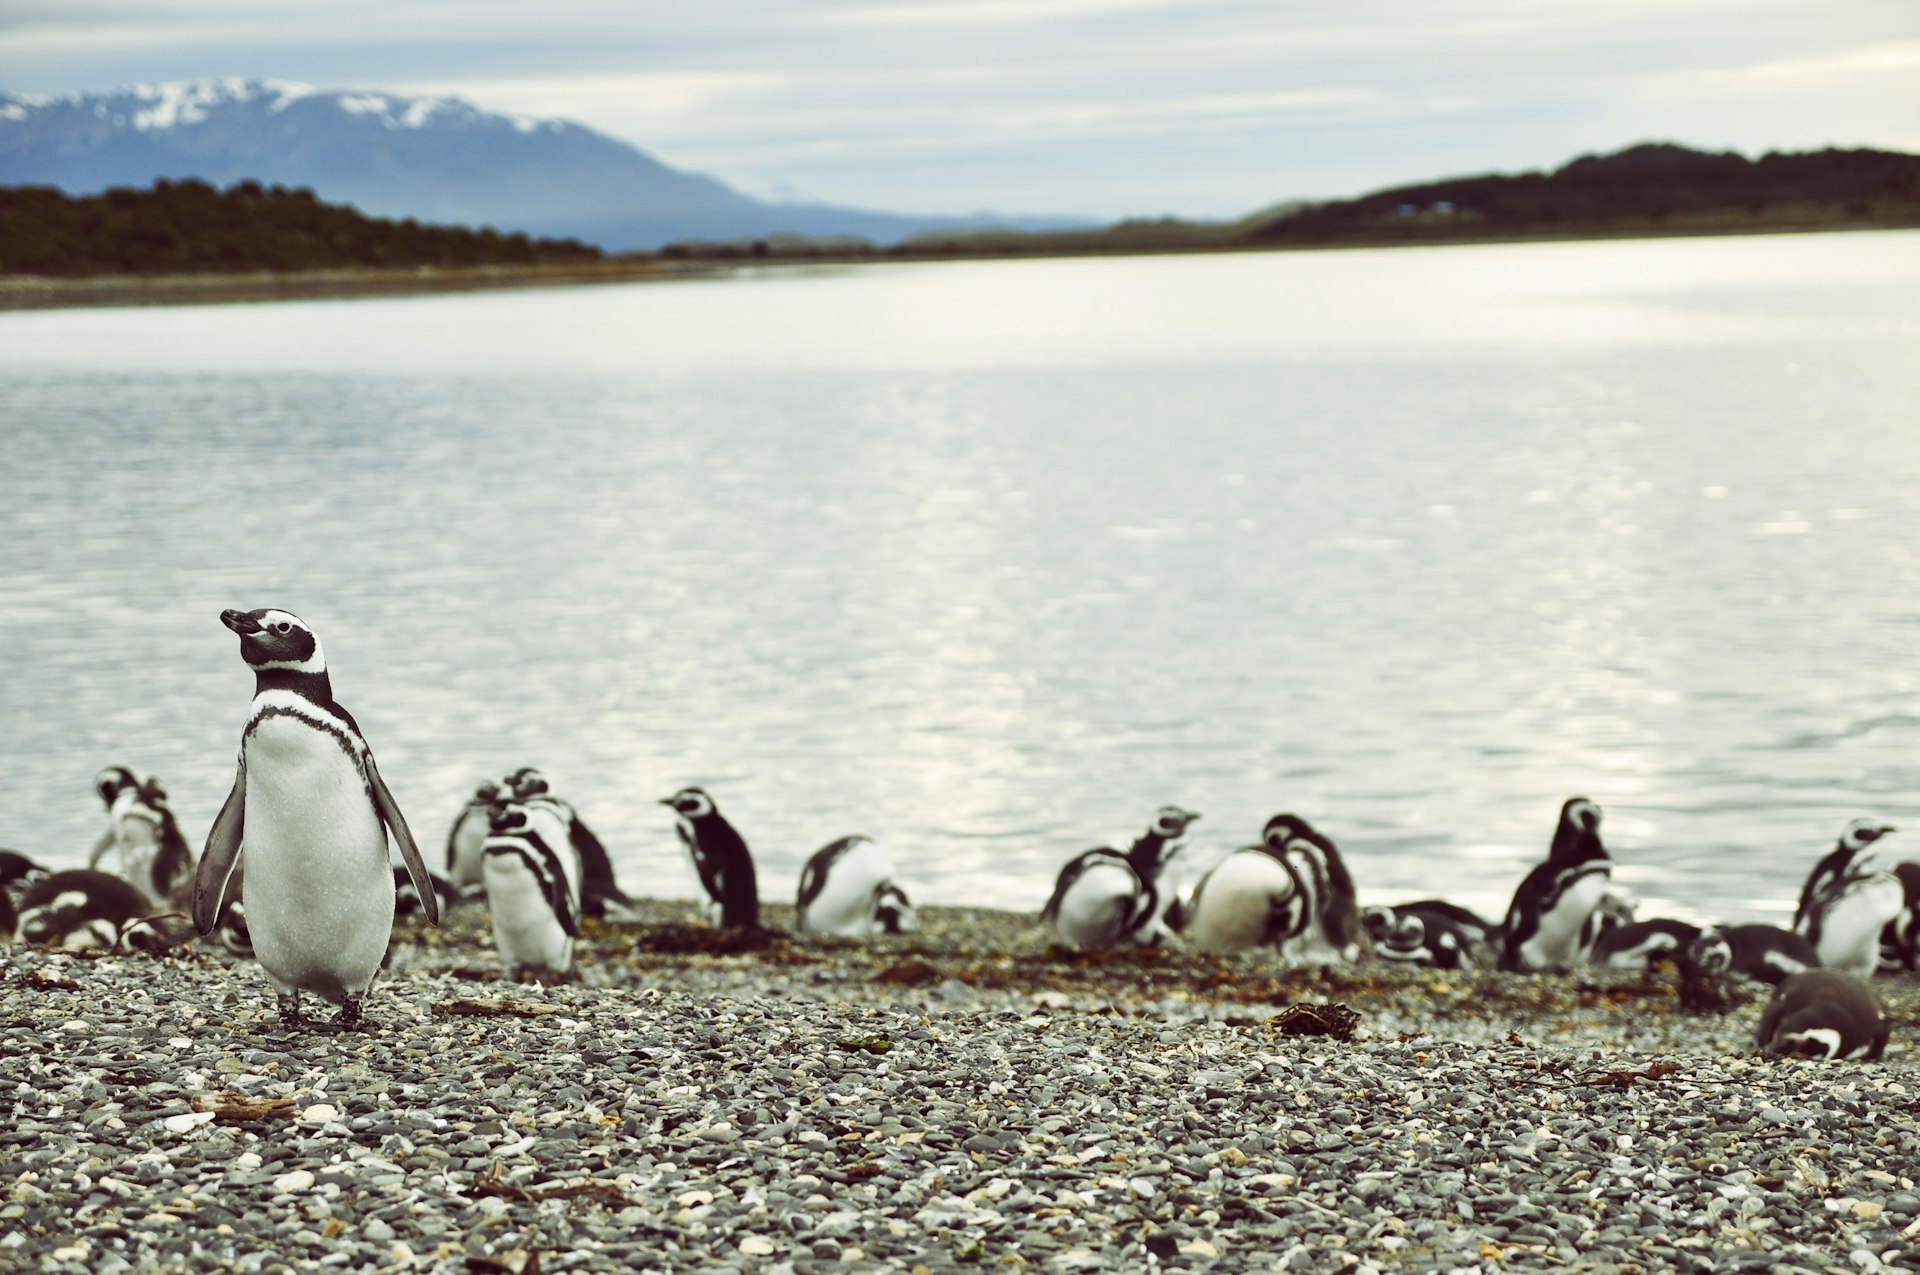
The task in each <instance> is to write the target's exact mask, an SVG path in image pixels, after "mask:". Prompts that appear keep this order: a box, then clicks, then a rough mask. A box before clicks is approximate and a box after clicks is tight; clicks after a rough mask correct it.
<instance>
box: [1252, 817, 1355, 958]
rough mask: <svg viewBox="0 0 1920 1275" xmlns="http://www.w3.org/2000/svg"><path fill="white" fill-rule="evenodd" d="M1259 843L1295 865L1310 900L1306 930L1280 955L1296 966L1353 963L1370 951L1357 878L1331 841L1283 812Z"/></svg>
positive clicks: (1284, 945)
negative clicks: (1355, 878) (1361, 922)
mask: <svg viewBox="0 0 1920 1275" xmlns="http://www.w3.org/2000/svg"><path fill="white" fill-rule="evenodd" d="M1260 840H1261V842H1262V843H1263V844H1264V845H1266V847H1267V849H1268V850H1270V851H1272V852H1273V853H1275V854H1278V855H1279V856H1280V857H1281V858H1282V859H1284V860H1285V861H1286V862H1287V863H1289V864H1291V865H1292V867H1293V870H1294V872H1295V874H1296V875H1297V876H1298V877H1299V879H1300V883H1301V885H1303V886H1304V887H1305V888H1306V891H1307V896H1308V918H1307V926H1306V928H1305V929H1304V930H1302V931H1301V932H1300V933H1299V934H1298V935H1296V936H1295V937H1294V938H1292V939H1291V940H1288V941H1287V942H1284V943H1282V944H1281V949H1280V950H1281V954H1282V955H1283V956H1285V957H1287V958H1288V959H1289V960H1291V961H1296V962H1303V961H1352V960H1358V959H1359V958H1360V957H1361V956H1362V955H1363V954H1365V953H1366V952H1367V951H1368V950H1370V948H1369V945H1368V942H1367V933H1366V928H1365V927H1364V926H1362V925H1361V924H1360V907H1359V903H1358V901H1357V900H1356V899H1355V897H1354V890H1353V877H1352V875H1351V874H1349V873H1348V871H1347V863H1346V860H1345V859H1343V858H1342V857H1341V855H1340V850H1339V848H1338V847H1336V846H1335V845H1334V844H1333V840H1332V838H1330V837H1328V836H1327V835H1326V834H1325V833H1323V832H1321V831H1320V830H1319V829H1317V828H1315V827H1314V826H1313V825H1312V824H1310V823H1308V822H1307V821H1306V820H1305V819H1302V818H1301V817H1300V816H1299V815H1294V814H1278V815H1275V816H1274V817H1273V818H1271V819H1269V820H1267V823H1266V826H1265V827H1264V828H1262V829H1261V830H1260Z"/></svg>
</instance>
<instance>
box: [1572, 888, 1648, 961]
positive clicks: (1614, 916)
mask: <svg viewBox="0 0 1920 1275" xmlns="http://www.w3.org/2000/svg"><path fill="white" fill-rule="evenodd" d="M1635 911H1636V908H1635V906H1634V903H1633V900H1631V899H1625V898H1622V897H1620V896H1619V895H1617V894H1615V893H1614V892H1613V891H1611V890H1609V891H1607V892H1606V893H1605V894H1603V895H1601V896H1600V902H1599V904H1598V905H1597V906H1596V907H1595V908H1594V909H1593V911H1591V912H1589V913H1587V919H1586V920H1585V921H1583V922H1582V923H1581V925H1580V948H1579V951H1580V955H1581V958H1582V959H1584V960H1591V959H1592V954H1593V948H1594V944H1596V943H1598V942H1599V941H1600V940H1601V939H1602V938H1604V937H1606V936H1607V935H1608V934H1610V933H1612V932H1613V931H1614V930H1617V929H1619V928H1620V927H1621V926H1623V925H1632V924H1633V916H1634V912H1635Z"/></svg>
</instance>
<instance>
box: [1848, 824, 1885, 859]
mask: <svg viewBox="0 0 1920 1275" xmlns="http://www.w3.org/2000/svg"><path fill="white" fill-rule="evenodd" d="M1892 831H1893V825H1892V824H1889V823H1881V822H1880V821H1879V820H1878V819H1855V820H1854V821H1853V822H1851V823H1849V824H1848V825H1847V826H1846V829H1845V830H1844V831H1843V832H1841V834H1840V845H1841V848H1842V849H1846V850H1853V851H1856V852H1857V851H1860V850H1865V849H1866V848H1867V847H1868V846H1870V845H1872V844H1873V843H1874V842H1876V841H1878V840H1880V838H1882V837H1884V836H1886V835H1887V834H1888V833H1889V832H1892Z"/></svg>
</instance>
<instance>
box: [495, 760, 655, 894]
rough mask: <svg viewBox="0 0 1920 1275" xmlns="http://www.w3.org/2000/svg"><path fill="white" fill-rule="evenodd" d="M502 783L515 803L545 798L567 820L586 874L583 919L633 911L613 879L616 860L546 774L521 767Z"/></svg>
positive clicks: (582, 881)
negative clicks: (553, 786) (556, 792)
mask: <svg viewBox="0 0 1920 1275" xmlns="http://www.w3.org/2000/svg"><path fill="white" fill-rule="evenodd" d="M501 783H502V785H504V786H505V788H506V789H507V791H509V792H511V793H512V794H513V797H514V799H515V800H516V801H527V800H530V799H532V798H534V797H542V798H545V799H546V800H548V801H550V802H553V803H554V804H555V805H556V806H557V807H558V808H559V809H560V811H561V813H562V815H563V816H564V817H565V819H566V823H567V840H568V841H570V842H572V843H573V848H574V850H575V851H576V852H577V853H578V854H579V855H580V868H581V871H582V873H584V875H583V876H582V877H581V879H580V910H581V914H582V915H583V916H591V917H605V916H608V915H611V914H615V913H623V912H625V913H630V912H631V911H632V910H633V908H634V906H635V904H634V901H633V899H632V898H630V897H629V896H628V895H627V894H626V893H625V892H624V891H623V890H621V888H620V885H619V883H618V882H616V881H615V880H614V877H613V860H612V858H611V857H610V856H609V855H608V854H607V847H606V846H605V845H604V844H602V843H601V840H600V838H599V837H597V836H595V835H594V833H593V829H591V828H589V827H588V826H587V821H586V820H584V819H582V818H581V817H580V812H579V811H578V810H576V809H574V807H573V803H571V802H569V801H565V800H563V799H562V798H560V797H558V796H556V795H555V794H554V792H553V789H552V786H551V785H550V784H548V782H547V777H546V776H545V775H543V774H541V773H540V771H538V770H536V769H535V768H534V767H532V766H522V767H521V768H520V769H519V770H516V771H514V772H513V773H512V774H511V775H508V776H507V777H506V778H505V779H503V780H501Z"/></svg>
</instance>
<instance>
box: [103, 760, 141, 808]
mask: <svg viewBox="0 0 1920 1275" xmlns="http://www.w3.org/2000/svg"><path fill="white" fill-rule="evenodd" d="M139 786H140V781H139V780H138V779H135V778H134V776H133V772H132V771H131V770H128V769H127V768H126V767H125V766H109V767H107V768H106V769H105V770H103V771H101V772H100V773H99V774H97V775H95V776H94V777H93V790H94V792H96V793H98V794H99V795H100V800H101V801H103V802H105V803H106V805H107V808H108V809H112V808H113V802H114V799H115V798H116V797H118V796H119V795H120V794H121V793H122V792H125V791H126V790H127V789H129V788H138V787H139Z"/></svg>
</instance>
